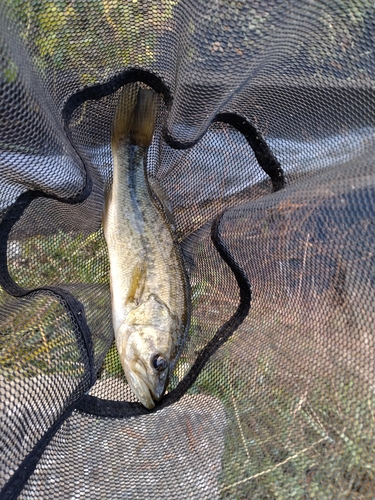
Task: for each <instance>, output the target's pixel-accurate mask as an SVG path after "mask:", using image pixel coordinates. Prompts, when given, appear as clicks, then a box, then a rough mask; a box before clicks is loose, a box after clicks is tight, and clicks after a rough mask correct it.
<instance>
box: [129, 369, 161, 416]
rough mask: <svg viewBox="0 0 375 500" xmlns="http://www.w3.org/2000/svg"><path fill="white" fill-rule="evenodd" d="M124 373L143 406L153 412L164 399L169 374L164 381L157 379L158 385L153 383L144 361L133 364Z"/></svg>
mask: <svg viewBox="0 0 375 500" xmlns="http://www.w3.org/2000/svg"><path fill="white" fill-rule="evenodd" d="M124 371H125V375H126V379H127V381H128V383H129V385H130V388H131V390H132V391H133V392H134V394H135V395H136V396H137V398H138V399H139V401H140V402H141V403H142V404H143V406H145V407H146V408H148V409H149V410H152V409H153V408H154V407H155V403H156V402H158V401H160V399H161V398H162V397H163V394H164V391H165V387H166V381H167V374H165V377H163V380H158V379H157V380H156V383H155V381H154V382H151V381H150V380H149V375H148V373H147V370H146V367H145V366H144V363H143V361H142V360H138V361H136V362H133V363H132V364H131V365H130V366H129V367H127V368H126V369H124Z"/></svg>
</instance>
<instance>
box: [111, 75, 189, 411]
mask: <svg viewBox="0 0 375 500" xmlns="http://www.w3.org/2000/svg"><path fill="white" fill-rule="evenodd" d="M156 112H157V94H155V92H153V91H152V90H146V89H143V88H140V87H139V86H138V85H137V84H129V85H126V86H125V87H124V88H123V91H122V94H121V97H120V100H119V104H118V106H117V109H116V112H115V117H114V122H113V129H112V138H111V146H112V155H113V183H112V188H111V189H110V190H109V192H108V194H107V196H106V201H105V206H104V210H103V228H104V235H105V239H106V242H107V247H108V254H109V262H110V285H111V299H112V321H113V328H114V332H115V339H116V345H117V349H118V352H119V357H120V361H121V364H122V367H123V369H124V372H125V375H126V378H127V381H128V383H129V385H130V387H131V389H132V391H133V392H134V394H135V395H136V396H137V398H138V399H139V401H140V402H141V403H142V404H143V405H144V406H145V407H146V408H150V409H151V408H153V407H154V406H155V402H157V401H159V400H160V399H161V398H162V396H163V394H164V392H165V389H166V387H167V384H168V380H169V378H170V375H171V373H172V371H173V369H174V367H175V364H176V362H177V359H178V356H179V354H180V352H181V350H182V347H183V344H184V339H185V337H186V332H187V329H188V323H189V292H188V281H187V277H186V272H185V269H184V265H183V262H182V258H181V253H180V250H179V247H178V245H177V243H176V239H175V236H174V233H173V224H172V223H171V214H170V212H169V210H168V205H167V200H163V199H162V198H163V195H162V193H163V190H162V189H161V188H160V189H158V188H157V189H155V186H156V185H155V181H154V183H153V184H152V187H151V185H150V184H149V182H148V180H147V174H146V158H147V150H148V146H149V145H150V143H151V140H152V136H153V133H154V127H155V122H156ZM162 207H165V209H163V208H162Z"/></svg>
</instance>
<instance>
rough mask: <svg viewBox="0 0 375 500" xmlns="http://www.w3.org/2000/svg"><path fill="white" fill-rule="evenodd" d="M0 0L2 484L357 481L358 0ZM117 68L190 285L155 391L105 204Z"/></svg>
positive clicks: (239, 488) (113, 495) (160, 492)
mask: <svg viewBox="0 0 375 500" xmlns="http://www.w3.org/2000/svg"><path fill="white" fill-rule="evenodd" d="M1 7H2V15H1V16H0V44H1V45H0V47H1V48H0V51H1V58H0V72H1V73H0V74H1V78H0V92H1V102H0V110H1V112H0V123H1V128H0V192H1V196H0V218H1V219H0V284H1V288H0V450H1V451H0V456H1V457H2V458H1V461H0V497H1V498H2V499H3V498H4V499H14V498H22V499H32V498H35V499H42V498H43V499H51V498H57V499H73V498H74V499H78V498H107V499H117V498H118V499H126V498H129V499H130V498H151V497H152V498H165V497H168V498H176V499H180V498H199V499H201V498H207V499H213V498H236V499H248V498H252V499H256V498H259V499H262V500H263V499H276V498H277V499H283V498H285V499H287V498H288V499H289V498H306V499H307V498H309V499H313V498H319V499H322V498H324V499H326V498H327V499H331V498H332V499H337V498H351V499H373V498H374V496H375V483H374V475H375V465H374V449H375V434H374V424H375V417H374V414H375V396H374V386H375V376H374V368H375V366H374V359H375V356H374V354H375V352H374V350H375V348H374V345H375V344H374V330H373V324H374V320H375V309H374V300H373V297H374V296H373V293H374V284H375V260H374V250H373V249H374V246H373V245H374V242H375V229H374V228H375V203H374V199H375V196H374V194H375V193H374V183H375V181H374V159H373V158H374V153H375V132H374V125H373V124H374V118H375V116H374V115H375V94H374V77H375V64H374V57H373V51H374V36H375V30H374V27H375V24H374V23H375V14H374V8H373V2H372V1H370V0H361V1H359V0H335V1H319V0H308V1H307V0H303V1H301V0H298V1H297V0H290V1H288V2H279V1H276V0H275V1H274V0H272V1H271V0H270V1H267V2H262V1H251V2H250V1H248V0H237V1H231V2H227V1H224V0H217V1H214V2H206V1H204V0H158V1H156V2H147V1H143V0H133V1H132V2H130V1H126V2H123V1H117V0H100V1H95V2H94V1H92V2H84V1H83V0H74V1H65V0H64V1H55V2H50V1H47V0H2V1H1ZM133 81H138V82H141V85H143V86H148V87H150V88H153V89H154V90H155V91H156V92H158V93H159V94H160V96H161V98H160V101H159V109H158V118H157V125H156V132H155V134H154V138H153V142H152V144H151V147H150V148H149V152H148V162H147V169H148V175H149V179H150V182H157V183H158V184H160V185H161V187H162V189H163V190H164V191H165V192H166V193H167V195H168V198H169V202H170V209H171V211H172V212H173V216H174V219H175V224H176V234H177V238H178V241H179V243H180V245H181V249H182V252H183V255H184V263H185V267H186V269H187V273H188V277H189V281H190V287H191V318H190V331H189V336H188V340H187V342H186V345H185V348H184V350H183V352H182V354H181V357H180V359H179V362H178V364H177V366H176V369H175V372H174V374H173V377H172V378H171V381H170V384H169V387H168V394H167V395H166V396H165V397H164V399H163V402H162V403H161V405H159V406H158V407H157V408H156V410H154V411H151V412H150V411H147V410H145V409H143V408H142V407H141V406H140V405H139V404H138V403H137V400H136V398H135V396H134V395H133V393H132V392H131V390H130V389H129V386H128V384H127V382H126V379H125V376H124V374H123V371H122V368H121V365H120V362H119V359H118V354H117V350H116V348H115V345H114V343H113V329H112V323H111V297H110V290H109V262H108V255H107V247H106V244H105V240H104V236H103V231H102V227H101V217H102V209H103V203H104V195H105V192H106V191H107V190H108V189H110V186H111V182H112V154H111V149H110V134H111V126H112V122H113V116H114V112H115V109H116V105H117V102H118V97H119V91H120V89H121V88H122V87H123V85H126V84H127V83H129V82H133ZM249 306H250V310H248V308H249Z"/></svg>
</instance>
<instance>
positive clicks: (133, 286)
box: [125, 262, 147, 305]
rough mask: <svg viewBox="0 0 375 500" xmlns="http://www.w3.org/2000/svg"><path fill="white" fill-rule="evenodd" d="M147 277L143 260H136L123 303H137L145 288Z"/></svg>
mask: <svg viewBox="0 0 375 500" xmlns="http://www.w3.org/2000/svg"><path fill="white" fill-rule="evenodd" d="M146 278H147V266H146V263H145V262H137V263H136V265H135V266H134V267H133V271H132V277H131V281H130V287H129V291H128V295H127V296H126V299H125V305H127V304H129V303H134V304H136V305H138V304H139V302H140V300H141V297H142V294H143V292H144V289H145V285H146Z"/></svg>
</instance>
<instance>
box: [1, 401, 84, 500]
mask: <svg viewBox="0 0 375 500" xmlns="http://www.w3.org/2000/svg"><path fill="white" fill-rule="evenodd" d="M74 409H75V403H74V404H72V405H71V406H70V407H69V408H68V409H67V410H66V411H65V412H64V414H63V415H62V416H61V417H60V418H59V419H58V420H57V421H56V422H55V423H54V424H53V425H52V426H51V427H50V428H49V429H48V431H47V432H46V433H45V434H44V436H43V437H42V439H41V440H40V441H39V442H38V443H37V444H36V445H35V446H34V448H33V449H32V450H31V452H30V453H29V454H28V455H27V457H26V458H25V459H24V460H23V461H22V463H21V465H20V466H19V467H18V469H17V471H16V472H15V473H14V474H13V476H12V477H11V478H10V479H9V481H8V482H7V483H5V485H4V486H3V488H2V489H1V490H0V498H1V500H15V499H16V498H17V497H18V495H19V494H20V493H21V491H22V490H23V488H24V486H25V484H26V483H27V481H28V480H29V478H30V476H31V474H32V473H33V472H34V470H35V467H36V466H37V465H38V462H39V460H40V458H41V456H42V455H43V452H44V450H45V449H46V447H47V445H48V444H49V442H50V441H51V439H52V438H53V436H54V435H55V434H56V432H57V431H58V430H59V429H60V427H61V425H62V424H63V423H64V421H65V420H66V419H67V418H68V417H69V416H70V415H71V414H72V412H73V411H74Z"/></svg>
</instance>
